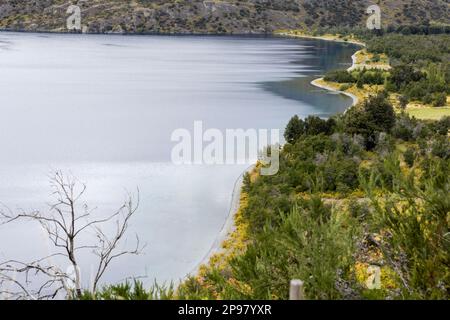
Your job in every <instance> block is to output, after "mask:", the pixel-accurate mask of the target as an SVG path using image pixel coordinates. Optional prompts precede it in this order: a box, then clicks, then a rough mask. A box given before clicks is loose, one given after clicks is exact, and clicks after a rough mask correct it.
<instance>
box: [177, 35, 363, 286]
mask: <svg viewBox="0 0 450 320" xmlns="http://www.w3.org/2000/svg"><path fill="white" fill-rule="evenodd" d="M278 35H280V36H285V35H283V34H278ZM293 37H295V38H313V39H320V40H325V41H335V42H344V43H353V44H356V45H362V46H364V47H365V44H363V43H359V42H349V41H343V40H342V41H339V40H333V39H327V38H320V37H313V36H311V37H303V36H293ZM359 51H360V50H358V51H356V52H355V53H354V54H353V55H352V66H351V67H350V68H349V69H348V70H349V71H350V70H351V69H352V68H355V66H356V54H357V53H358V52H359ZM322 79H323V78H318V79H315V80H313V81H311V83H310V84H311V85H312V86H315V87H317V88H320V89H324V90H328V91H331V92H336V93H340V94H343V95H346V96H348V97H350V98H352V100H353V103H352V105H351V106H349V107H348V108H347V110H348V109H349V108H351V107H353V106H355V105H356V104H358V102H359V99H358V97H356V96H355V95H353V94H351V93H348V92H344V91H340V90H336V89H334V88H331V87H328V86H324V85H321V84H318V83H317V81H320V80H322ZM255 167H256V164H255V165H252V166H250V167H249V168H247V169H246V170H245V171H244V172H242V173H241V175H240V176H239V177H238V178H237V180H236V182H235V184H234V188H233V193H232V195H231V205H230V209H229V213H228V217H227V219H226V220H225V222H224V224H223V226H222V229H221V230H220V232H219V234H218V236H217V237H216V240H215V241H214V243H213V244H212V246H211V248H210V250H209V251H208V252H207V253H206V255H205V256H204V257H203V258H202V260H201V261H200V262H199V263H198V264H197V265H196V266H195V267H194V268H193V269H192V271H191V272H189V273H188V274H187V275H186V277H189V276H193V275H197V274H198V272H199V270H200V268H201V267H202V266H204V265H208V264H209V262H210V260H211V258H212V257H213V256H214V255H215V254H217V253H220V252H221V251H222V250H225V249H223V244H224V242H225V241H226V240H227V239H228V238H229V236H230V234H231V233H232V232H234V231H235V229H236V221H235V217H236V214H237V212H238V211H239V207H240V199H241V194H242V186H243V178H244V175H245V174H246V173H250V172H251V171H252V170H254V168H255Z"/></svg>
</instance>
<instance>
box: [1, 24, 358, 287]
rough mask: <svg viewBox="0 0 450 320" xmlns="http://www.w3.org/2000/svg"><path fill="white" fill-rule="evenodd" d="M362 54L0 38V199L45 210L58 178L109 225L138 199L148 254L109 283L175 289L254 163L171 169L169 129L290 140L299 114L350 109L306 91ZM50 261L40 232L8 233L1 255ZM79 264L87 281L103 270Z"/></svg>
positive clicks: (327, 45) (311, 48)
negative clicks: (259, 132) (271, 133)
mask: <svg viewBox="0 0 450 320" xmlns="http://www.w3.org/2000/svg"><path fill="white" fill-rule="evenodd" d="M355 48H356V47H355V46H353V45H349V44H340V43H331V42H324V41H317V40H301V39H285V38H261V37H254V38H252V37H188V36H183V37H175V36H174V37H165V36H126V37H125V36H103V35H89V36H82V35H44V34H16V33H0V75H1V76H0V112H1V116H0V150H1V157H0V201H1V202H2V203H4V204H5V205H7V206H8V207H10V208H13V209H14V208H22V209H25V210H32V209H40V210H43V209H45V208H46V203H48V202H49V201H50V199H51V195H50V194H51V190H50V188H49V183H48V174H49V172H51V171H52V170H55V169H63V170H65V171H66V172H71V173H72V174H74V175H75V176H77V177H78V178H79V179H80V180H82V181H83V182H85V183H86V184H87V187H88V193H87V198H86V200H87V201H88V202H89V203H90V204H91V206H93V207H94V206H95V207H97V208H98V209H97V210H98V212H99V213H100V214H104V213H107V212H110V211H111V210H113V209H114V208H115V207H117V206H118V205H120V202H121V201H122V200H123V198H124V190H130V191H133V190H135V189H136V187H139V189H140V195H141V205H140V208H139V211H138V213H137V215H136V217H135V219H134V221H133V222H132V225H131V227H130V234H132V233H134V232H136V233H138V234H139V235H140V237H141V240H142V241H143V242H146V243H147V247H146V249H145V252H144V253H145V254H144V255H141V256H138V257H129V258H126V259H123V260H120V261H117V263H116V264H115V265H114V267H113V269H111V272H109V273H108V274H106V275H105V278H104V280H105V281H107V282H116V281H121V280H123V279H124V278H126V277H127V276H130V275H138V276H141V275H145V276H147V280H146V281H148V282H152V281H153V279H155V278H156V279H157V280H158V281H167V280H171V279H179V278H181V277H183V276H184V275H185V274H186V273H187V272H189V271H190V270H192V268H193V267H195V265H196V264H197V263H198V262H199V261H200V260H201V259H202V257H203V256H204V255H205V254H206V253H207V252H208V250H209V248H210V247H211V245H212V244H213V242H214V239H215V237H216V235H217V234H218V232H219V230H220V229H221V227H222V225H223V223H224V221H225V220H226V217H227V214H228V208H229V205H230V200H231V193H232V190H233V185H234V182H235V180H236V179H237V178H238V176H239V175H240V173H241V172H242V171H243V170H244V169H245V168H246V167H248V164H245V165H228V166H174V165H173V164H172V163H171V162H170V154H171V150H172V147H173V146H174V143H172V142H171V140H170V136H171V133H172V132H173V130H175V129H178V128H186V129H188V130H192V128H193V123H194V121H196V120H201V121H203V124H204V127H205V128H217V129H219V130H225V129H236V128H244V129H248V128H255V129H283V128H284V127H285V125H286V124H287V122H288V120H289V119H290V118H291V117H292V116H293V115H294V114H299V115H301V116H307V115H309V114H317V115H320V116H329V115H330V114H334V113H336V112H340V111H343V110H345V108H347V107H348V106H349V105H350V104H351V99H350V98H348V97H345V96H342V95H335V94H330V93H327V92H325V91H323V90H320V89H317V88H314V87H312V86H311V85H310V84H309V83H310V81H311V80H312V79H314V78H315V77H317V76H319V75H321V74H323V73H324V71H325V70H330V69H334V68H337V67H343V66H349V65H350V62H351V59H350V57H351V55H352V54H353V53H354V51H355ZM132 238H133V237H131V239H129V243H130V242H131V241H132ZM86 241H87V239H86ZM49 251H50V252H52V249H51V247H49V244H48V243H47V242H46V241H45V240H44V238H42V236H41V234H40V231H39V229H38V228H36V227H34V226H32V225H28V224H21V225H17V224H15V225H11V226H9V227H8V228H1V229H0V257H3V258H5V257H6V258H27V259H30V258H33V257H38V256H40V255H42V254H46V253H47V252H49ZM82 257H83V258H82V272H83V274H84V278H85V279H88V278H89V275H90V273H91V270H92V268H93V263H94V260H92V259H91V258H90V257H89V255H88V254H86V255H83V256H82ZM86 281H87V280H86Z"/></svg>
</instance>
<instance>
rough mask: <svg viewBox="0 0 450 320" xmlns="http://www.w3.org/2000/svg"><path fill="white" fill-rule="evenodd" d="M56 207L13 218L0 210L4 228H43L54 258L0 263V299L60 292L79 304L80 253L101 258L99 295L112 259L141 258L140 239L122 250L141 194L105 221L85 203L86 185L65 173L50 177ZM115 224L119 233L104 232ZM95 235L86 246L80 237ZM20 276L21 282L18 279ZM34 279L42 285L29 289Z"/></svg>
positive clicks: (95, 286)
mask: <svg viewBox="0 0 450 320" xmlns="http://www.w3.org/2000/svg"><path fill="white" fill-rule="evenodd" d="M51 186H52V189H53V194H52V195H53V197H54V199H55V201H54V203H52V204H50V205H49V209H48V211H45V212H41V211H35V212H31V213H27V212H20V213H18V214H14V213H13V212H12V211H11V210H9V209H6V210H2V211H0V219H1V223H0V225H2V224H3V225H4V224H8V223H12V222H14V221H16V222H18V221H21V220H31V221H35V222H37V223H39V224H40V226H41V227H42V228H43V230H44V231H45V234H46V235H47V236H48V239H49V241H50V243H51V244H52V247H53V249H54V253H52V254H50V255H48V256H46V257H43V258H40V259H38V260H35V261H31V262H23V261H17V260H8V261H5V262H1V263H0V294H3V295H6V296H7V297H9V298H13V299H53V298H55V297H56V296H57V295H58V293H59V292H61V291H62V292H65V294H66V297H67V298H71V299H74V298H75V299H77V298H80V297H81V295H82V290H83V287H82V280H81V273H80V264H79V253H80V251H81V250H90V251H91V253H92V254H94V255H95V256H96V257H97V259H98V260H97V261H98V262H97V263H98V265H97V267H96V271H95V274H94V278H93V280H92V287H91V290H92V292H93V293H94V294H95V292H96V290H97V289H98V286H99V282H100V280H101V278H102V276H103V275H104V274H105V272H106V271H107V270H108V269H109V267H110V265H111V263H112V262H113V260H115V259H117V258H119V257H122V256H124V255H128V254H131V255H137V254H139V253H140V252H141V251H142V249H143V246H141V245H140V242H139V237H138V236H137V235H136V245H135V247H134V248H133V249H131V250H125V251H124V250H120V249H119V248H118V247H119V244H120V243H121V240H123V239H124V236H125V234H126V231H127V229H128V225H129V221H130V219H131V218H132V217H133V216H134V214H135V213H136V210H137V208H138V205H139V191H138V192H137V197H136V199H134V198H133V196H132V195H130V194H128V195H127V199H126V200H125V201H124V203H123V204H122V205H121V206H120V208H119V209H118V210H117V211H115V212H113V213H112V214H109V215H108V216H105V217H98V216H96V214H95V210H91V209H89V208H88V206H87V205H86V204H84V203H82V198H83V196H84V194H85V192H86V185H85V184H82V183H80V182H79V181H78V180H77V179H75V178H74V177H71V176H68V175H64V174H63V173H62V172H61V171H58V172H56V173H55V174H54V175H53V176H52V177H51ZM109 223H111V224H112V223H114V226H115V232H114V234H112V235H108V234H107V232H105V231H104V228H105V227H106V225H107V224H109ZM92 233H93V234H94V235H95V241H94V243H92V244H84V243H82V241H81V238H83V237H84V238H86V237H87V236H88V235H92ZM53 259H63V261H64V262H65V263H68V264H69V266H71V267H72V269H73V275H72V274H70V273H69V272H67V271H63V270H62V269H61V268H60V267H59V266H58V264H57V263H54V262H52V260H53ZM18 276H19V277H21V279H18V278H17V277H18ZM31 277H41V278H43V279H45V280H43V283H42V284H39V286H38V287H31V288H30V285H31V283H32V281H31ZM10 287H12V289H10Z"/></svg>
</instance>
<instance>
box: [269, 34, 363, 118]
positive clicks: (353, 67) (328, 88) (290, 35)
mask: <svg viewBox="0 0 450 320" xmlns="http://www.w3.org/2000/svg"><path fill="white" fill-rule="evenodd" d="M278 35H280V36H284V37H291V38H304V39H315V40H323V41H334V42H339V43H351V44H355V45H359V46H362V47H363V48H365V47H366V44H365V43H363V42H361V41H358V40H347V41H345V40H344V39H340V38H337V37H333V36H328V37H327V36H312V35H304V34H298V35H297V34H291V33H286V32H281V33H278ZM361 50H362V49H360V50H357V51H356V52H355V53H354V54H353V55H352V57H351V59H352V65H351V66H350V67H349V68H348V69H347V71H352V70H354V69H356V68H357V57H356V55H357V54H358V52H360V51H361ZM322 80H323V77H322V78H318V79H314V80H313V81H311V82H310V84H311V85H312V86H314V87H316V88H320V89H324V90H328V91H330V92H334V93H339V94H343V95H345V96H347V97H350V98H351V99H352V100H353V103H352V105H351V106H349V107H348V108H347V109H346V111H345V112H347V110H348V109H350V108H352V107H354V106H355V105H357V104H358V103H359V102H360V101H359V99H358V97H357V96H355V95H354V94H352V93H349V92H345V91H341V90H338V89H335V88H333V87H330V86H327V85H324V84H319V83H318V82H319V81H322ZM345 112H344V113H345Z"/></svg>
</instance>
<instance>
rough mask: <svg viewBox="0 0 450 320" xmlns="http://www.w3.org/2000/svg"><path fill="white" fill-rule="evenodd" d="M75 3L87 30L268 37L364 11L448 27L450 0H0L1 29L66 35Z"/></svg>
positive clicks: (353, 20)
mask: <svg viewBox="0 0 450 320" xmlns="http://www.w3.org/2000/svg"><path fill="white" fill-rule="evenodd" d="M71 4H78V5H79V6H80V8H81V11H82V18H83V19H82V25H83V26H84V31H85V32H93V33H97V32H101V33H103V32H118V33H121V32H130V33H152V32H158V33H239V34H243V33H266V32H268V33H271V32H273V31H274V30H278V29H297V28H302V27H308V28H314V27H328V26H364V25H365V22H366V19H367V14H366V10H367V7H368V6H369V5H371V4H378V5H379V6H380V7H381V8H382V22H383V24H384V25H385V26H387V25H400V24H408V25H415V24H427V23H445V24H448V23H450V1H449V0H378V1H376V0H375V1H369V0H231V1H198V0H183V1H179V0H178V1H162V0H133V1H120V0H80V1H61V0H33V1H31V0H0V28H1V29H8V30H24V31H25V30H26V31H55V32H64V31H67V29H66V19H67V16H68V15H67V14H66V11H67V8H68V7H69V6H70V5H71Z"/></svg>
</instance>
